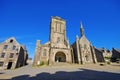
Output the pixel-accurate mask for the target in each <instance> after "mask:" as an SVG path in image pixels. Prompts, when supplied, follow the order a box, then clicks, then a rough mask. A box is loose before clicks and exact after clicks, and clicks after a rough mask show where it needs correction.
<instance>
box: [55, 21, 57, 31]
mask: <svg viewBox="0 0 120 80" xmlns="http://www.w3.org/2000/svg"><path fill="white" fill-rule="evenodd" d="M55 31H57V22H56V23H55Z"/></svg>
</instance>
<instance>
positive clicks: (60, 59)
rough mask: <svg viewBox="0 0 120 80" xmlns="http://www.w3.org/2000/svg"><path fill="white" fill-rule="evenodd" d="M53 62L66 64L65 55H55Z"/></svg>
mask: <svg viewBox="0 0 120 80" xmlns="http://www.w3.org/2000/svg"><path fill="white" fill-rule="evenodd" d="M55 62H66V55H65V54H64V53H63V52H57V53H56V54H55Z"/></svg>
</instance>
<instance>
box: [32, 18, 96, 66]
mask: <svg viewBox="0 0 120 80" xmlns="http://www.w3.org/2000/svg"><path fill="white" fill-rule="evenodd" d="M80 31H81V38H80V39H79V38H78V36H77V37H76V41H75V42H74V43H73V44H72V45H70V44H69V41H68V40H67V38H66V21H65V20H64V19H62V18H60V17H52V18H51V22H50V36H49V41H48V42H47V43H45V44H43V45H42V44H40V40H37V42H36V50H35V55H34V62H33V65H34V66H36V65H40V64H49V65H53V64H55V63H60V62H66V63H79V64H85V63H96V62H97V60H96V55H95V52H96V51H95V49H94V47H93V46H92V45H91V44H90V42H89V41H88V39H87V38H86V37H85V34H84V29H83V26H82V24H81V26H80Z"/></svg>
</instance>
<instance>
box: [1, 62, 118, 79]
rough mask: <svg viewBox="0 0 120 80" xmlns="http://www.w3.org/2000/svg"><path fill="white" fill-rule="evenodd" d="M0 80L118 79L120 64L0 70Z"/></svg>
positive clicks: (27, 67) (26, 67) (28, 67)
mask: <svg viewBox="0 0 120 80" xmlns="http://www.w3.org/2000/svg"><path fill="white" fill-rule="evenodd" d="M0 80H120V64H116V63H112V64H110V65H107V64H106V65H103V66H100V64H85V65H78V64H67V65H56V66H41V67H32V66H31V65H27V66H24V67H21V68H18V69H14V70H0Z"/></svg>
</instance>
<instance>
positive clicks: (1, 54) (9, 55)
mask: <svg viewBox="0 0 120 80" xmlns="http://www.w3.org/2000/svg"><path fill="white" fill-rule="evenodd" d="M27 58H28V53H27V50H26V48H25V46H23V45H21V44H19V43H18V42H17V41H16V39H15V38H14V37H11V38H9V39H7V40H5V41H4V42H2V43H1V44H0V69H15V68H18V67H21V66H24V65H26V64H27V63H26V61H27Z"/></svg>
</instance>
